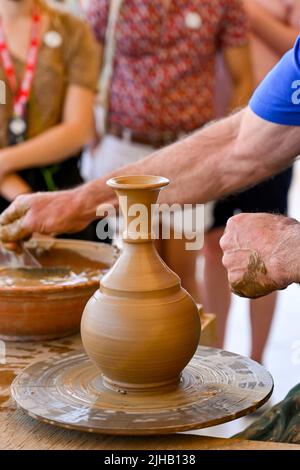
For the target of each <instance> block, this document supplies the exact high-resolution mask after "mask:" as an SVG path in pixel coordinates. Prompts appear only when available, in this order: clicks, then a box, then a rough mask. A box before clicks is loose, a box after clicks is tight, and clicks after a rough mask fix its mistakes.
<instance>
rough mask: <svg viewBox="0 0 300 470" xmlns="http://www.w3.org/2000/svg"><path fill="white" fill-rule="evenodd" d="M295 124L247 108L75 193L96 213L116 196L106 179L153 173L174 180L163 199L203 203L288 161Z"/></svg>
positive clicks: (296, 145) (295, 151)
mask: <svg viewBox="0 0 300 470" xmlns="http://www.w3.org/2000/svg"><path fill="white" fill-rule="evenodd" d="M297 132H298V131H297V128H292V127H286V126H278V125H274V124H271V123H268V122H266V121H264V120H262V119H260V118H258V117H257V116H256V115H255V114H254V113H253V112H252V111H251V110H250V109H249V108H246V109H245V110H242V111H240V112H239V113H236V114H235V115H232V116H230V117H229V118H227V119H225V120H222V121H219V122H217V123H214V124H212V125H209V126H208V127H207V128H205V129H203V130H201V131H198V132H196V133H195V134H193V135H192V136H191V137H189V138H187V139H185V140H183V141H182V142H179V143H177V144H174V145H172V146H169V147H166V148H165V149H163V150H160V151H159V152H156V153H154V154H152V155H151V156H149V157H147V158H145V159H143V160H141V161H139V162H138V163H136V164H134V165H130V166H127V167H125V168H122V169H120V170H118V171H115V172H114V173H111V174H110V175H108V177H107V178H105V179H100V180H96V181H93V182H91V183H88V184H86V185H84V186H82V187H81V188H79V189H78V190H76V194H77V197H78V199H80V200H81V201H82V204H83V207H82V206H81V210H82V211H83V213H85V214H88V216H89V217H90V218H91V219H92V218H93V217H94V216H95V212H96V207H97V205H98V204H103V203H114V204H116V199H115V197H114V195H113V193H112V191H111V189H109V188H108V187H107V186H106V185H105V181H106V179H108V178H110V177H113V176H117V175H121V174H154V175H161V176H165V177H167V178H169V179H170V180H171V184H170V186H169V187H168V188H167V189H165V190H164V191H162V193H161V198H160V201H161V202H166V203H170V204H172V203H174V202H177V203H196V202H198V203H201V202H203V203H204V202H207V201H210V200H212V199H216V198H219V197H222V196H224V195H227V194H230V193H233V192H234V191H237V190H240V189H243V188H244V187H247V186H250V185H253V184H255V183H257V182H259V181H262V180H263V179H265V178H267V177H269V176H271V175H272V174H274V173H276V172H279V171H280V170H281V169H283V168H285V167H287V166H289V164H291V163H292V161H293V158H294V157H295V156H296V155H297V154H298V152H299V142H298V140H299V139H298V137H297Z"/></svg>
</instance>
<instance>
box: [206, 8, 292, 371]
mask: <svg viewBox="0 0 300 470" xmlns="http://www.w3.org/2000/svg"><path fill="white" fill-rule="evenodd" d="M243 5H244V8H245V11H246V13H247V15H248V17H249V23H250V28H251V56H252V63H253V66H254V77H255V82H256V85H258V84H259V83H260V82H261V81H262V80H263V78H264V77H265V76H266V75H267V73H268V72H269V71H270V70H271V69H272V68H273V67H274V65H275V64H276V62H278V60H279V59H280V58H281V56H282V55H283V54H284V53H285V52H287V51H288V50H289V49H291V48H292V47H293V45H294V42H295V40H296V38H297V36H298V34H299V29H300V28H299V26H300V2H299V0H243ZM218 72H219V73H220V75H219V77H222V82H223V83H224V86H223V89H226V88H228V90H229V91H230V85H229V86H228V82H229V80H228V77H227V76H226V74H224V70H222V67H221V68H220V69H219V71H218ZM221 102H222V103H221ZM225 102H226V100H225ZM222 114H223V115H224V94H223V96H220V93H219V99H218V115H222ZM291 179H292V169H289V170H287V171H285V172H284V173H282V174H280V175H278V176H276V177H274V178H273V179H272V180H269V181H267V182H266V183H262V184H260V185H258V186H256V187H254V188H251V189H250V190H248V191H245V192H243V193H240V194H238V195H236V196H233V197H229V198H227V199H224V200H221V201H218V202H216V204H215V207H214V222H213V226H212V228H211V230H210V231H209V232H208V233H207V234H206V237H205V249H204V256H205V269H204V283H203V294H204V301H205V302H204V303H205V307H206V309H207V310H208V311H213V312H214V313H216V314H217V316H218V338H219V339H218V344H217V346H219V347H223V345H224V337H225V329H226V323H227V316H228V312H229V308H230V302H231V292H230V290H229V287H228V280H227V273H226V270H225V268H224V266H223V265H222V250H221V248H220V246H219V241H220V238H221V236H222V235H223V232H224V227H225V225H226V222H227V220H228V219H229V218H230V217H231V216H233V215H234V214H235V213H236V212H238V211H242V212H271V213H281V214H286V212H287V203H288V191H289V188H290V183H291ZM276 300H277V293H276V292H275V293H273V294H271V295H269V296H267V297H264V298H262V299H258V300H251V301H250V316H251V327H252V350H251V357H252V358H253V359H254V360H256V361H258V362H262V359H263V353H264V350H265V346H266V343H267V340H268V337H269V333H270V329H271V325H272V320H273V314H274V310H275V306H276Z"/></svg>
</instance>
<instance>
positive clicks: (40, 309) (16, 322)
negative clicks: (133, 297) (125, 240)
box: [0, 239, 117, 341]
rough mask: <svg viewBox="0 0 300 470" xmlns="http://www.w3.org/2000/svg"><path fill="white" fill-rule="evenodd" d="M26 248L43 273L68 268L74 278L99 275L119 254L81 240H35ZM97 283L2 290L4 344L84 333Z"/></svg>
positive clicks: (1, 335)
mask: <svg viewBox="0 0 300 470" xmlns="http://www.w3.org/2000/svg"><path fill="white" fill-rule="evenodd" d="M27 247H28V248H29V250H30V251H31V252H32V253H33V254H34V255H35V256H36V258H37V259H38V260H39V262H40V263H41V265H42V267H43V268H46V269H47V268H50V269H53V268H56V267H68V268H70V269H71V270H74V271H75V272H80V271H81V270H83V271H84V270H85V269H99V268H100V269H101V270H103V274H104V273H105V272H106V271H107V270H108V269H109V268H110V267H111V266H112V265H113V264H114V262H115V261H116V259H117V250H116V249H115V248H113V247H112V246H110V245H106V244H104V243H94V242H86V241H80V240H59V239H57V240H55V239H54V240H52V239H51V240H49V239H45V240H44V239H41V240H39V239H38V240H31V241H30V242H28V244H27ZM100 277H101V274H99V278H88V279H87V278H83V279H82V280H80V282H76V283H75V284H74V285H72V284H67V285H61V284H59V285H55V284H54V285H35V286H34V287H33V286H32V284H31V282H29V281H28V285H23V284H22V285H17V284H12V285H9V286H6V285H5V286H3V285H0V338H1V339H4V340H8V341H39V340H45V339H47V340H48V339H54V338H61V337H63V336H67V335H70V334H73V333H75V332H77V331H79V329H80V321H81V316H82V312H83V309H84V307H85V305H86V303H87V301H88V300H89V298H90V297H91V296H92V295H93V293H94V292H95V291H96V290H97V288H98V285H99V279H100Z"/></svg>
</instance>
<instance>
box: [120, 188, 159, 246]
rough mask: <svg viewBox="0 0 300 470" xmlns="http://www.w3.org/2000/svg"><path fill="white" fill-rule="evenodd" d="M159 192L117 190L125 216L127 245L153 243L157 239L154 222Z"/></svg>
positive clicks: (125, 240)
mask: <svg viewBox="0 0 300 470" xmlns="http://www.w3.org/2000/svg"><path fill="white" fill-rule="evenodd" d="M159 192H160V190H159V189H131V190H124V189H121V190H117V194H118V198H119V205H120V209H121V212H122V214H123V216H124V232H123V240H124V242H125V243H151V242H152V241H153V240H154V239H155V238H156V237H155V233H156V231H155V230H154V226H153V222H154V214H155V211H156V203H157V198H158V195H159Z"/></svg>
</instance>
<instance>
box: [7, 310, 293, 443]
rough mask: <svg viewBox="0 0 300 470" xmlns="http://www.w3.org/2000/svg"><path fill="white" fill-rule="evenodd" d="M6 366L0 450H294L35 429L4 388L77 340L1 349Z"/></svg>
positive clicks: (75, 346) (191, 437)
mask: <svg viewBox="0 0 300 470" xmlns="http://www.w3.org/2000/svg"><path fill="white" fill-rule="evenodd" d="M212 323H213V322H212V318H211V317H210V316H207V317H204V320H203V326H204V332H205V333H204V334H203V341H204V343H206V344H208V343H210V340H211V337H212V334H213V329H212V328H211V325H212ZM6 348H7V350H6V363H5V364H2V365H0V449H1V450H3V449H6V450H25V449H43V450H46V449H47V450H54V449H64V450H72V449H82V450H90V449H91V450H92V449H97V450H137V449H145V450H168V449H172V450H179V449H184V450H188V449H199V450H200V449H205V450H210V449H220V450H229V449H245V450H246V449H247V450H249V449H258V450H262V449H289V450H296V449H297V450H300V446H293V445H283V444H281V445H279V444H272V443H260V442H250V441H238V440H234V439H216V438H210V437H202V436H197V435H196V434H176V435H170V436H163V437H162V436H159V437H145V438H143V437H139V438H128V437H127V438H123V437H111V436H101V435H92V434H88V433H82V432H75V431H69V430H63V429H60V428H57V427H55V426H50V425H47V424H42V423H39V422H38V421H36V420H34V419H33V418H30V417H28V416H27V415H26V414H25V413H23V412H22V411H21V410H17V409H16V406H15V404H14V403H13V401H12V399H11V398H10V384H11V382H12V380H13V379H14V377H15V376H16V375H17V374H18V373H19V372H20V371H21V370H22V369H24V368H25V367H26V366H28V365H29V364H32V363H33V362H36V361H39V360H42V359H46V358H49V357H50V356H53V355H60V354H62V353H65V352H71V351H76V350H80V349H81V348H82V344H81V340H80V337H79V335H77V336H73V337H68V338H65V339H62V340H59V341H49V342H44V343H6Z"/></svg>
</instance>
